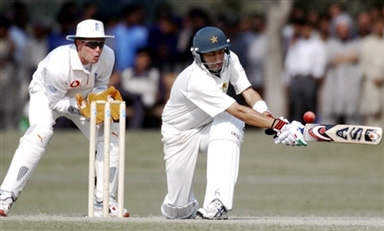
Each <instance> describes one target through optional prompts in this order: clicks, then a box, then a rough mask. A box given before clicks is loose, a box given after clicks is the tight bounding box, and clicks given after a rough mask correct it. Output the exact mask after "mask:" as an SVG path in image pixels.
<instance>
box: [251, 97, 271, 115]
mask: <svg viewBox="0 0 384 231" xmlns="http://www.w3.org/2000/svg"><path fill="white" fill-rule="evenodd" d="M252 109H253V110H255V111H257V112H258V113H263V112H270V111H269V108H268V106H267V103H266V102H265V101H264V100H259V101H257V102H256V103H255V104H254V105H253V107H252Z"/></svg>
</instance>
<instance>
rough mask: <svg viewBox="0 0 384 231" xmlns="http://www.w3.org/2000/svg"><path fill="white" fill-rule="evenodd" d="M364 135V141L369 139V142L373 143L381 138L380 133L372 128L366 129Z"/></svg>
mask: <svg viewBox="0 0 384 231" xmlns="http://www.w3.org/2000/svg"><path fill="white" fill-rule="evenodd" d="M364 137H365V140H366V141H371V142H375V143H376V142H377V141H379V140H380V138H381V136H380V134H379V133H378V132H377V131H375V130H373V129H367V131H366V132H365V136H364Z"/></svg>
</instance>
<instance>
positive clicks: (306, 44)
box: [0, 1, 384, 130]
mask: <svg viewBox="0 0 384 231" xmlns="http://www.w3.org/2000/svg"><path fill="white" fill-rule="evenodd" d="M147 13H148V12H146V9H145V8H144V7H143V6H141V5H139V4H133V3H132V4H127V5H125V6H122V7H121V12H119V13H118V14H117V13H116V14H113V15H106V14H104V13H103V10H102V9H101V7H100V6H98V5H97V3H86V4H78V3H76V2H75V1H73V2H65V3H63V4H62V6H61V8H60V10H59V11H58V13H57V15H56V18H55V24H54V25H52V24H49V23H47V21H48V20H42V21H31V20H29V15H30V12H29V9H28V7H27V6H26V5H25V4H23V3H22V2H15V3H13V4H12V5H11V6H10V7H9V8H7V9H6V11H5V12H1V13H0V48H1V49H0V67H1V69H0V72H1V73H0V78H1V80H0V81H1V86H0V87H1V102H2V103H1V104H0V120H1V121H0V129H3V130H4V129H25V126H27V122H26V121H27V117H28V90H27V88H28V84H29V81H30V80H31V78H32V75H33V72H34V71H35V69H36V67H37V65H38V63H39V61H40V60H42V59H43V58H44V57H45V56H46V55H47V54H48V52H50V51H51V50H52V49H54V48H56V47H57V46H60V45H64V44H69V43H71V41H68V40H66V39H65V36H66V35H68V34H74V33H75V30H76V25H77V23H78V22H79V21H81V20H84V19H87V18H93V19H98V20H101V21H103V22H104V25H105V29H106V34H113V35H115V38H114V39H110V40H107V45H108V46H110V47H111V48H112V49H113V50H114V52H115V55H116V62H115V68H114V72H113V74H112V76H111V81H110V84H111V85H114V86H115V87H117V88H118V89H119V90H120V92H121V93H122V97H123V98H124V100H125V101H126V102H127V106H128V108H127V109H128V111H127V117H128V120H129V121H128V123H127V127H128V128H129V129H143V128H159V127H160V124H161V113H162V108H163V105H164V104H165V102H166V100H167V99H168V95H169V91H170V88H171V86H172V83H173V81H174V79H175V77H176V76H177V74H178V73H179V72H180V71H181V70H182V69H183V68H185V67H186V66H187V65H189V64H190V63H191V62H192V61H193V59H192V55H191V53H190V47H191V42H192V37H193V35H194V33H195V32H196V31H197V30H198V29H200V28H202V27H204V26H206V25H215V26H217V27H219V28H221V29H222V30H223V31H224V32H225V33H226V35H227V36H228V37H229V39H230V40H231V44H232V46H231V50H233V51H234V52H235V53H237V55H238V56H239V58H240V61H241V62H242V64H243V66H244V69H245V71H246V72H247V75H248V77H249V80H250V82H251V84H252V86H253V87H254V88H255V89H256V90H257V91H259V92H260V93H261V94H262V95H263V92H264V60H265V57H266V55H267V54H266V50H265V48H266V44H267V43H268V38H267V36H266V33H265V31H266V25H267V22H266V18H265V15H264V14H259V13H254V14H251V15H247V16H244V17H241V18H240V17H228V16H226V15H224V14H223V15H214V16H212V15H210V14H209V13H208V12H207V11H205V10H204V9H203V8H198V7H191V8H190V9H188V10H187V12H186V13H185V14H183V15H178V14H177V13H176V12H175V11H174V10H173V9H172V7H170V6H168V5H166V4H161V5H159V6H157V8H156V12H155V14H154V20H152V21H150V22H149V21H148V20H147V17H146V16H147V15H146V14H147ZM383 36H384V5H381V6H376V7H371V8H369V9H366V10H361V11H360V12H358V14H355V15H352V14H351V13H350V12H348V11H346V10H345V9H344V8H343V6H342V5H341V4H339V3H337V2H336V3H331V4H330V5H329V6H328V7H327V9H324V10H322V11H320V10H319V11H315V10H310V11H306V10H304V9H302V8H300V7H297V6H294V7H293V9H292V11H291V15H290V17H289V20H288V21H287V24H286V25H285V26H284V28H283V30H282V32H281V38H282V47H283V49H284V57H282V60H283V62H284V73H285V74H284V77H283V78H284V81H285V84H286V89H285V90H286V96H287V99H289V100H288V102H289V114H288V119H290V120H291V119H295V120H299V121H301V120H302V115H303V114H304V112H305V111H307V110H312V111H314V112H316V114H317V115H318V117H317V120H318V121H317V122H324V123H352V124H367V125H375V126H382V127H384V38H383ZM230 94H233V92H231V91H230ZM239 101H241V99H239ZM56 127H58V128H71V127H73V125H72V124H71V123H70V122H68V121H67V120H66V119H59V120H58V121H57V124H56Z"/></svg>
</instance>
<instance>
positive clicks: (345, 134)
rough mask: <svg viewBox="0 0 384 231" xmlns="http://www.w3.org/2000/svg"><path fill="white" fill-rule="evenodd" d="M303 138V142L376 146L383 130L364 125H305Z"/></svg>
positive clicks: (379, 141)
mask: <svg viewBox="0 0 384 231" xmlns="http://www.w3.org/2000/svg"><path fill="white" fill-rule="evenodd" d="M303 136H304V140H305V141H323V142H336V143H349V144H375V145H377V144H380V143H381V139H382V137H383V129H382V128H380V127H372V126H364V125H348V124H315V123H307V124H305V126H304V130H303Z"/></svg>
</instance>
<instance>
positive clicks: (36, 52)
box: [18, 21, 50, 130]
mask: <svg viewBox="0 0 384 231" xmlns="http://www.w3.org/2000/svg"><path fill="white" fill-rule="evenodd" d="M49 29H50V27H49V26H48V25H46V24H45V23H44V22H43V21H39V22H34V23H33V24H32V34H31V36H30V39H29V40H28V42H27V44H26V45H25V48H24V50H23V55H22V58H21V62H20V68H19V75H20V76H21V77H22V79H21V82H20V83H21V84H20V91H19V92H20V93H19V94H18V105H20V108H19V114H20V115H22V117H25V118H23V119H26V117H27V116H28V115H27V114H24V113H23V112H22V111H21V110H23V111H28V110H27V108H28V85H29V83H30V82H31V80H32V78H31V77H32V75H33V73H34V72H35V71H36V69H37V65H38V64H39V62H40V61H41V60H43V59H44V58H45V56H46V55H47V54H48V33H49ZM23 114H24V115H23ZM20 119H22V118H20ZM25 121H27V120H25ZM20 122H22V121H20ZM19 128H20V129H22V130H24V129H25V128H26V127H24V128H22V127H19Z"/></svg>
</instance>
